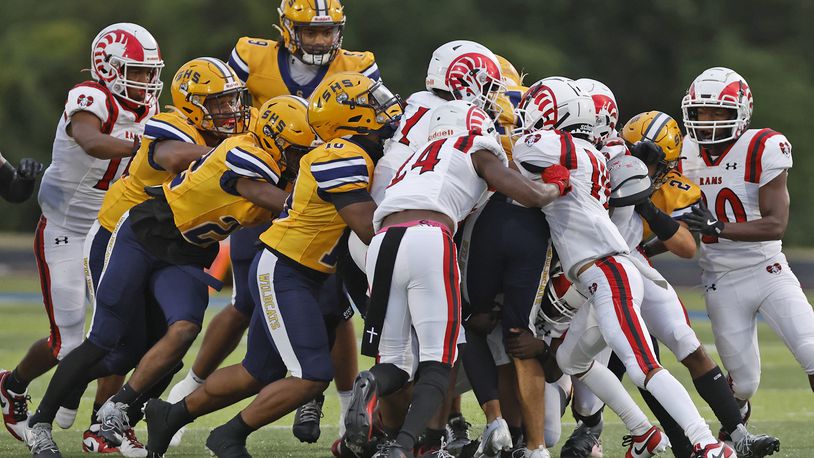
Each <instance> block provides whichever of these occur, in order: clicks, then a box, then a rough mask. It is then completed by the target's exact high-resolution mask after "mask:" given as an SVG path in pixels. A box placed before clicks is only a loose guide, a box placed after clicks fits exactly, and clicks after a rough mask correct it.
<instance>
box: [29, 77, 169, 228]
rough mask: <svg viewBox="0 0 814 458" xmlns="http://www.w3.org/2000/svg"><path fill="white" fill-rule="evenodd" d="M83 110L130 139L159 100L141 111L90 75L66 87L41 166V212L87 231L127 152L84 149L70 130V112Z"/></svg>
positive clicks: (110, 130)
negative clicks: (114, 155)
mask: <svg viewBox="0 0 814 458" xmlns="http://www.w3.org/2000/svg"><path fill="white" fill-rule="evenodd" d="M78 111H87V112H89V113H92V114H94V115H95V116H96V117H98V118H99V119H100V120H101V121H102V133H104V134H109V135H111V136H113V137H116V138H120V139H122V140H127V141H132V140H133V139H134V138H136V137H140V136H141V135H142V133H143V132H144V124H145V123H146V122H147V120H148V119H150V118H151V117H152V116H153V115H155V114H157V113H158V104H157V103H154V104H153V105H151V106H149V107H148V108H147V109H146V110H144V113H143V114H142V115H141V116H139V115H138V114H136V113H135V112H133V111H131V110H129V109H127V108H125V107H124V106H122V104H121V103H119V101H118V99H116V97H114V96H113V95H112V94H111V93H110V91H108V90H107V88H106V87H104V86H102V85H101V84H99V83H96V82H92V81H88V82H84V83H81V84H78V85H76V86H74V88H73V89H71V90H70V92H68V99H67V101H66V102H65V111H64V112H63V113H62V117H61V118H60V120H59V124H58V125H57V131H56V136H55V138H54V147H53V152H52V157H51V165H49V166H48V169H47V170H45V174H44V175H43V177H42V184H41V185H40V192H39V196H38V200H39V203H40V207H41V208H42V214H43V215H44V216H45V218H46V219H47V220H48V222H49V223H53V224H55V225H58V226H60V227H63V228H65V229H66V230H68V231H71V232H73V233H76V234H81V235H85V234H87V233H88V231H89V230H90V227H91V225H92V224H93V220H94V219H96V215H97V213H99V208H100V207H101V206H102V200H103V199H104V196H105V192H106V191H107V190H108V188H109V187H110V185H111V184H112V183H113V182H115V181H116V180H118V179H119V177H121V175H122V173H123V172H124V170H125V169H126V168H127V165H128V164H129V163H130V158H121V159H110V160H107V159H97V158H95V157H93V156H90V155H89V154H87V153H86V152H85V151H84V150H83V149H82V147H81V146H79V144H78V143H76V140H74V139H73V137H71V136H70V135H68V132H67V130H66V129H67V127H68V125H69V124H70V122H71V116H72V115H73V114H74V113H76V112H78Z"/></svg>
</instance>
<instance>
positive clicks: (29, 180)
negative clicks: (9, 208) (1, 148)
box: [0, 153, 45, 203]
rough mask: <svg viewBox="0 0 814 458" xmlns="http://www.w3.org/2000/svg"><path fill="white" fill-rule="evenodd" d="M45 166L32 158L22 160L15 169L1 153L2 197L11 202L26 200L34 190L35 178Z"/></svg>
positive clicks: (0, 178) (0, 179)
mask: <svg viewBox="0 0 814 458" xmlns="http://www.w3.org/2000/svg"><path fill="white" fill-rule="evenodd" d="M44 168H45V167H44V166H43V165H42V164H41V163H40V162H38V161H35V160H34V159H31V158H28V157H27V158H24V159H21V160H20V164H19V165H18V166H17V168H16V169H15V168H14V166H13V165H11V163H10V162H9V161H7V160H6V158H4V157H3V154H2V153H0V197H2V198H3V199H6V200H7V201H9V202H13V203H19V202H24V201H25V200H26V199H28V198H29V197H31V194H32V193H33V192H34V180H36V179H37V177H38V176H40V175H42V171H43V169H44Z"/></svg>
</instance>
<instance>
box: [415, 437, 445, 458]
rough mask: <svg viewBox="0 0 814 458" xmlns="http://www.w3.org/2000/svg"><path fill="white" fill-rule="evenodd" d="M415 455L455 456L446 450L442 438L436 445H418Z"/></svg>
mask: <svg viewBox="0 0 814 458" xmlns="http://www.w3.org/2000/svg"><path fill="white" fill-rule="evenodd" d="M415 456H416V458H455V455H452V454H451V453H449V452H448V451H447V443H446V441H445V440H444V439H441V443H440V444H437V445H436V444H433V445H425V446H423V447H419V449H418V450H417V451H416V454H415Z"/></svg>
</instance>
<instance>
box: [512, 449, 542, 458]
mask: <svg viewBox="0 0 814 458" xmlns="http://www.w3.org/2000/svg"><path fill="white" fill-rule="evenodd" d="M512 458H551V453H549V452H548V450H547V449H546V448H545V447H540V448H537V449H534V450H530V449H528V448H526V447H523V448H519V449H517V450H515V451H514V452H513V453H512Z"/></svg>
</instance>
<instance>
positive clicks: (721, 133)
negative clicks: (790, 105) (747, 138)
mask: <svg viewBox="0 0 814 458" xmlns="http://www.w3.org/2000/svg"><path fill="white" fill-rule="evenodd" d="M752 104H753V102H752V91H751V90H750V89H749V85H748V84H746V80H745V79H743V77H742V76H740V75H739V74H738V73H737V72H735V71H734V70H730V69H728V68H725V67H713V68H710V69H707V70H704V72H703V73H701V74H700V75H698V77H697V78H695V80H694V81H693V82H692V84H691V85H690V88H689V89H688V90H687V94H686V95H685V96H684V98H683V99H682V100H681V112H682V114H683V115H684V128H685V129H687V135H689V136H690V138H692V139H693V140H695V141H696V142H698V143H699V144H701V145H712V144H715V143H724V142H728V141H731V140H734V139H736V138H738V137H740V136H741V134H743V133H744V132H746V129H748V128H749V122H750V121H751V120H752V106H753V105H752ZM699 108H725V109H728V110H730V111H731V112H732V116H731V119H727V120H721V121H699V120H698V109H699Z"/></svg>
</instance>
